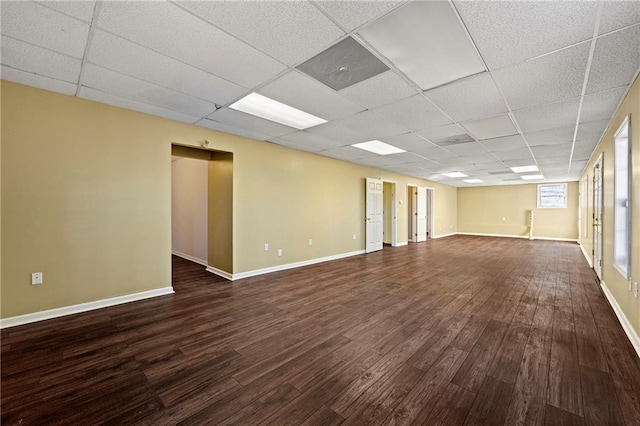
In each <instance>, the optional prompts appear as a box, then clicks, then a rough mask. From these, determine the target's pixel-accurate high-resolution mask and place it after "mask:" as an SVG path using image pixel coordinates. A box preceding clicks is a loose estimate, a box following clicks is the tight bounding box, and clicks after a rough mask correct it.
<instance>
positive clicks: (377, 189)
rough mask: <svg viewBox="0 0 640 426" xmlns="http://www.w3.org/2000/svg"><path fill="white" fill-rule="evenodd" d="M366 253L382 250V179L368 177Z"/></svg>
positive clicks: (366, 181) (366, 194) (366, 193)
mask: <svg viewBox="0 0 640 426" xmlns="http://www.w3.org/2000/svg"><path fill="white" fill-rule="evenodd" d="M365 184H366V192H365V204H366V207H365V208H366V212H365V213H366V217H365V250H364V251H365V253H371V252H373V251H378V250H382V246H383V243H382V241H383V237H382V236H383V227H384V224H383V222H384V221H383V213H382V211H383V198H382V179H376V178H366V179H365Z"/></svg>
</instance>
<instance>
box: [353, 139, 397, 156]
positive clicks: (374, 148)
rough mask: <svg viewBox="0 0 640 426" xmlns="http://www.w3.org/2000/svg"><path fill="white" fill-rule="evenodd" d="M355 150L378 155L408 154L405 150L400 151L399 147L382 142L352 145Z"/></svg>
mask: <svg viewBox="0 0 640 426" xmlns="http://www.w3.org/2000/svg"><path fill="white" fill-rule="evenodd" d="M351 146H352V147H354V148H360V149H364V150H365V151H369V152H373V153H374V154H378V155H389V154H400V153H403V152H407V151H405V150H404V149H400V148H398V147H397V146H393V145H389V144H388V143H384V142H382V141H378V140H375V141H369V142H362V143H357V144H354V145H351Z"/></svg>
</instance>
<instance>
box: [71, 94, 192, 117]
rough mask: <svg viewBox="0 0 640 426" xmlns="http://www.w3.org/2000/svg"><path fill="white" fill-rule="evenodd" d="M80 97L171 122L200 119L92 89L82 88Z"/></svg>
mask: <svg viewBox="0 0 640 426" xmlns="http://www.w3.org/2000/svg"><path fill="white" fill-rule="evenodd" d="M78 97H80V98H84V99H89V100H91V101H96V102H100V103H103V104H107V105H112V106H115V107H119V108H125V109H130V110H133V111H138V112H144V113H146V114H151V115H156V116H159V117H164V118H168V119H170V120H176V121H182V122H185V123H194V122H195V121H197V120H198V118H199V117H195V116H192V115H188V114H183V113H180V112H176V111H172V110H170V109H167V108H162V107H159V106H156V105H151V104H147V103H143V102H137V101H132V100H131V99H125V98H123V97H120V96H116V95H111V94H109V93H104V92H101V91H99V90H95V89H92V88H90V87H81V88H80V90H79V92H78Z"/></svg>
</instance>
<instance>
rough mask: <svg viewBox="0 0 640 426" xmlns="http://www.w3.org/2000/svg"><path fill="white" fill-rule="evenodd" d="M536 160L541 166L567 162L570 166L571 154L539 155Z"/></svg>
mask: <svg viewBox="0 0 640 426" xmlns="http://www.w3.org/2000/svg"><path fill="white" fill-rule="evenodd" d="M536 162H537V163H538V165H539V166H547V165H550V164H565V165H566V166H567V167H568V166H569V154H567V155H552V156H550V157H537V158H536Z"/></svg>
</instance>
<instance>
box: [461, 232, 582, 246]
mask: <svg viewBox="0 0 640 426" xmlns="http://www.w3.org/2000/svg"><path fill="white" fill-rule="evenodd" d="M457 235H473V236H476V237H497V238H521V239H526V240H528V239H529V236H528V235H510V234H485V233H482V232H458V233H457ZM533 239H534V240H546V241H566V242H570V243H577V242H578V240H577V239H575V238H554V237H539V236H537V235H534V236H533Z"/></svg>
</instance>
